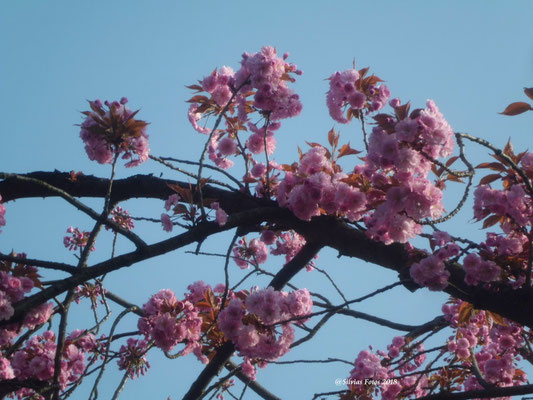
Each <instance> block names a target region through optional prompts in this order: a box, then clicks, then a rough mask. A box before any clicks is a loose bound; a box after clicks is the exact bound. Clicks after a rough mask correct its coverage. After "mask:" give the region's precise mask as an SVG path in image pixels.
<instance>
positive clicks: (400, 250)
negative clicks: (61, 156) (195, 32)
mask: <svg viewBox="0 0 533 400" xmlns="http://www.w3.org/2000/svg"><path fill="white" fill-rule="evenodd" d="M25 176H28V177H33V178H36V179H40V180H43V181H46V182H48V183H50V184H52V185H54V186H55V187H58V188H60V189H62V190H64V191H66V192H67V193H69V194H71V195H72V196H82V197H102V198H103V197H104V196H105V194H106V189H107V187H108V183H109V182H108V180H107V179H103V178H97V177H94V176H80V177H78V178H77V180H76V181H74V182H73V181H72V180H71V177H70V175H69V174H67V173H61V172H34V173H31V174H27V175H25ZM168 183H172V184H177V185H180V186H182V187H184V188H188V187H189V184H188V183H184V182H176V181H170V180H165V179H160V178H156V177H154V176H150V175H136V176H132V177H129V178H126V179H119V180H116V181H115V182H114V189H115V190H114V194H113V195H112V199H111V201H122V200H126V199H130V198H136V197H142V198H157V199H166V198H167V197H168V196H169V195H170V194H172V193H173V192H172V190H171V189H170V188H169V187H168ZM0 194H2V198H3V200H4V201H10V200H14V199H19V198H29V197H46V196H56V195H57V194H55V193H52V192H50V191H47V189H46V188H44V187H42V186H39V185H36V184H33V183H31V182H21V181H17V180H14V179H10V178H8V179H5V180H3V181H1V182H0ZM203 194H204V196H205V197H206V198H207V197H208V198H215V199H217V200H218V202H219V203H220V206H221V207H222V208H223V209H224V210H225V211H226V212H228V213H229V214H233V213H237V212H239V211H243V210H251V209H255V212H256V213H258V214H261V213H264V215H263V217H262V218H261V217H258V218H257V219H255V221H253V222H252V221H250V222H248V223H249V224H250V225H254V224H256V223H259V222H262V221H265V222H269V223H275V224H277V225H279V226H280V227H284V228H287V229H290V228H292V229H294V230H296V231H297V232H298V233H300V234H302V235H303V236H305V237H306V238H307V240H315V241H320V242H322V243H323V244H324V245H325V246H329V247H332V248H334V249H337V250H338V251H339V253H340V254H341V255H345V256H349V257H355V258H359V259H361V260H364V261H367V262H370V263H373V264H376V265H379V266H381V267H384V268H387V269H391V270H393V271H396V272H398V273H399V274H400V277H401V278H402V279H403V280H404V281H406V282H408V278H409V265H408V252H407V250H406V249H405V247H404V246H403V245H401V244H392V245H388V246H387V245H385V244H383V243H380V242H376V241H373V240H371V239H369V238H367V237H366V236H365V234H364V232H361V231H359V230H356V229H354V228H353V227H351V226H350V225H348V224H346V223H345V222H343V221H340V220H338V219H335V218H333V217H327V216H322V217H316V218H313V219H312V220H311V221H310V222H306V221H302V220H299V219H297V218H296V217H295V216H294V215H293V214H292V213H291V212H290V211H289V210H287V209H282V208H280V207H278V206H277V204H276V203H275V202H273V201H269V200H265V199H259V198H253V197H251V196H248V195H246V194H243V193H236V192H232V191H227V190H222V189H218V188H213V187H210V186H208V185H206V186H205V187H204V188H203ZM216 232H217V230H216V229H213V230H211V231H208V232H203V233H202V234H198V233H196V234H195V235H196V237H197V238H198V237H202V236H203V237H206V236H208V235H210V234H213V233H216ZM184 235H187V234H184ZM192 241H194V239H193V240H192ZM178 247H179V246H178ZM178 247H175V248H178ZM130 254H132V253H130ZM147 254H149V253H147ZM159 254H161V253H159ZM129 257H130V258H129V259H128V262H129V264H127V265H131V264H132V263H134V262H137V261H140V260H143V259H146V258H149V257H150V255H148V256H146V257H138V253H137V255H135V256H129ZM124 265H125V264H123V265H122V266H124ZM120 267H121V266H117V267H115V268H112V270H113V269H118V268H120ZM448 270H449V271H450V273H451V276H450V279H449V282H450V285H448V287H447V288H446V289H445V292H447V293H448V294H450V295H452V296H454V297H456V298H459V299H462V300H465V301H468V302H470V303H472V304H473V305H474V306H475V307H476V308H478V309H485V310H489V311H493V312H496V313H498V314H500V315H502V316H504V317H506V318H509V319H511V320H514V321H516V322H518V323H520V324H522V325H525V326H528V327H530V328H533V314H532V313H530V312H529V310H530V309H532V308H533V289H531V288H524V289H518V290H513V289H510V288H505V287H502V288H500V289H499V290H498V291H494V290H487V289H484V288H482V287H472V286H468V285H466V284H465V283H464V272H463V270H462V268H461V266H460V265H458V264H452V265H448ZM406 286H407V287H408V289H410V290H416V289H417V288H418V286H417V285H416V284H415V283H414V282H412V284H406ZM61 291H64V289H62V290H60V292H61ZM60 292H59V293H60ZM56 294H57V293H56Z"/></svg>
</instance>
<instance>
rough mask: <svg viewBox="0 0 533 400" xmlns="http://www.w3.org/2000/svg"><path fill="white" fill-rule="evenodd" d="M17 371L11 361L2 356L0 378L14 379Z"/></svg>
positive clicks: (0, 358) (0, 357) (0, 359)
mask: <svg viewBox="0 0 533 400" xmlns="http://www.w3.org/2000/svg"><path fill="white" fill-rule="evenodd" d="M13 378H15V373H14V372H13V368H11V363H10V362H9V360H8V359H7V358H4V357H2V356H0V379H13Z"/></svg>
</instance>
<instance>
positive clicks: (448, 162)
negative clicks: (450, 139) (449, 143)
mask: <svg viewBox="0 0 533 400" xmlns="http://www.w3.org/2000/svg"><path fill="white" fill-rule="evenodd" d="M458 158H459V157H458V156H454V157H451V158H450V159H449V160H448V161H446V166H447V167H450V165H452V164H453V163H454V162H456V161H457V159H458Z"/></svg>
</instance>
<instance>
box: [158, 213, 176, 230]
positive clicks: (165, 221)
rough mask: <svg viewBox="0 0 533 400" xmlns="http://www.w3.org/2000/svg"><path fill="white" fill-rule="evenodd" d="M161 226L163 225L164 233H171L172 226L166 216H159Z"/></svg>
mask: <svg viewBox="0 0 533 400" xmlns="http://www.w3.org/2000/svg"><path fill="white" fill-rule="evenodd" d="M161 224H162V225H163V230H164V231H166V232H172V229H173V228H174V225H173V224H172V220H171V219H170V216H169V215H168V214H165V213H163V214H161Z"/></svg>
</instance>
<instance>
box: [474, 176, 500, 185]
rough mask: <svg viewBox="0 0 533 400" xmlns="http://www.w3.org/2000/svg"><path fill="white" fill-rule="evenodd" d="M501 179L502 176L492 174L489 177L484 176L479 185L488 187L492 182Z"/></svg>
mask: <svg viewBox="0 0 533 400" xmlns="http://www.w3.org/2000/svg"><path fill="white" fill-rule="evenodd" d="M500 178H501V175H500V174H490V175H487V176H484V177H483V178H481V180H480V181H479V184H480V185H487V184H489V183H491V182H494V181H495V180H497V179H500Z"/></svg>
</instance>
